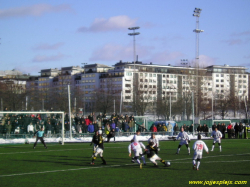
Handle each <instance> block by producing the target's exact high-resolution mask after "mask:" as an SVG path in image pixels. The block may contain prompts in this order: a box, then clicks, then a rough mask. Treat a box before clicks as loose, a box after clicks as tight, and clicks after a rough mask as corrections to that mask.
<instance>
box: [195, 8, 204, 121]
mask: <svg viewBox="0 0 250 187" xmlns="http://www.w3.org/2000/svg"><path fill="white" fill-rule="evenodd" d="M201 11H202V9H200V8H195V9H194V14H193V16H194V17H196V29H194V30H193V32H195V33H196V55H195V61H196V68H197V70H196V76H197V80H196V94H195V100H196V107H195V108H196V110H195V116H196V117H198V111H199V110H198V94H199V93H198V92H199V78H198V77H199V33H201V32H204V30H200V29H199V17H200V13H201Z"/></svg>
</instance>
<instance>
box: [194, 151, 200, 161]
mask: <svg viewBox="0 0 250 187" xmlns="http://www.w3.org/2000/svg"><path fill="white" fill-rule="evenodd" d="M197 158H199V159H202V153H196V152H195V153H194V156H193V160H196V159H197Z"/></svg>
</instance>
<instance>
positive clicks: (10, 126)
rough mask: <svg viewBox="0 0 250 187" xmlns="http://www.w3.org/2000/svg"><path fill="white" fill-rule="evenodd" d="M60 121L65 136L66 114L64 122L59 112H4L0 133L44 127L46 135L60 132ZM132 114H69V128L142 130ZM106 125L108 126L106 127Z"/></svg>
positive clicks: (23, 132) (80, 130)
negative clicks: (28, 113)
mask: <svg viewBox="0 0 250 187" xmlns="http://www.w3.org/2000/svg"><path fill="white" fill-rule="evenodd" d="M62 123H63V124H64V129H65V133H66V136H69V134H70V118H69V115H68V114H65V116H64V122H63V121H62V116H61V115H59V114H47V115H46V114H37V115H34V114H31V115H24V114H18V115H14V114H6V115H4V116H3V117H2V119H1V124H0V127H2V128H0V134H31V135H32V134H34V132H35V131H38V130H39V129H41V127H43V128H44V131H45V133H46V134H47V136H48V137H50V136H51V135H52V134H58V133H61V130H62ZM135 123H136V122H135V118H134V115H131V116H129V115H124V116H123V115H117V114H115V113H113V114H112V115H111V117H109V118H107V116H106V114H102V113H99V114H98V115H95V113H90V114H89V115H87V116H84V115H79V114H76V115H71V124H72V126H71V130H72V132H73V133H93V132H95V131H97V130H99V129H102V130H104V129H106V131H109V132H111V131H114V132H120V131H123V132H134V131H135V130H137V129H138V128H139V130H141V131H144V130H145V127H144V125H143V124H142V125H139V124H138V126H137V129H135V128H136V126H135ZM107 126H108V128H106V127H107ZM107 129H108V130H107Z"/></svg>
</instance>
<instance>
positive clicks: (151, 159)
mask: <svg viewBox="0 0 250 187" xmlns="http://www.w3.org/2000/svg"><path fill="white" fill-rule="evenodd" d="M149 160H150V161H151V162H153V163H155V161H156V160H161V158H160V157H159V156H158V155H157V154H155V155H154V156H152V157H151V158H150V159H149Z"/></svg>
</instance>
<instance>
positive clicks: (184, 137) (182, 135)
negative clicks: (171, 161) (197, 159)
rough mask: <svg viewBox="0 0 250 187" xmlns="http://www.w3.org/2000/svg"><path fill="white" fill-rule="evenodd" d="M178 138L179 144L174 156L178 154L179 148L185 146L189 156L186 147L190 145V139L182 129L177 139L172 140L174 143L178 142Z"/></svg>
mask: <svg viewBox="0 0 250 187" xmlns="http://www.w3.org/2000/svg"><path fill="white" fill-rule="evenodd" d="M179 138H181V141H180V143H179V146H178V149H177V152H176V154H179V152H180V149H181V146H182V145H184V144H185V145H186V147H187V149H188V154H189V155H190V148H189V145H188V144H189V143H190V138H189V136H188V134H187V133H186V132H185V131H184V128H183V127H182V128H181V132H180V133H179V134H178V136H177V138H176V139H174V141H175V140H178V139H179Z"/></svg>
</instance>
